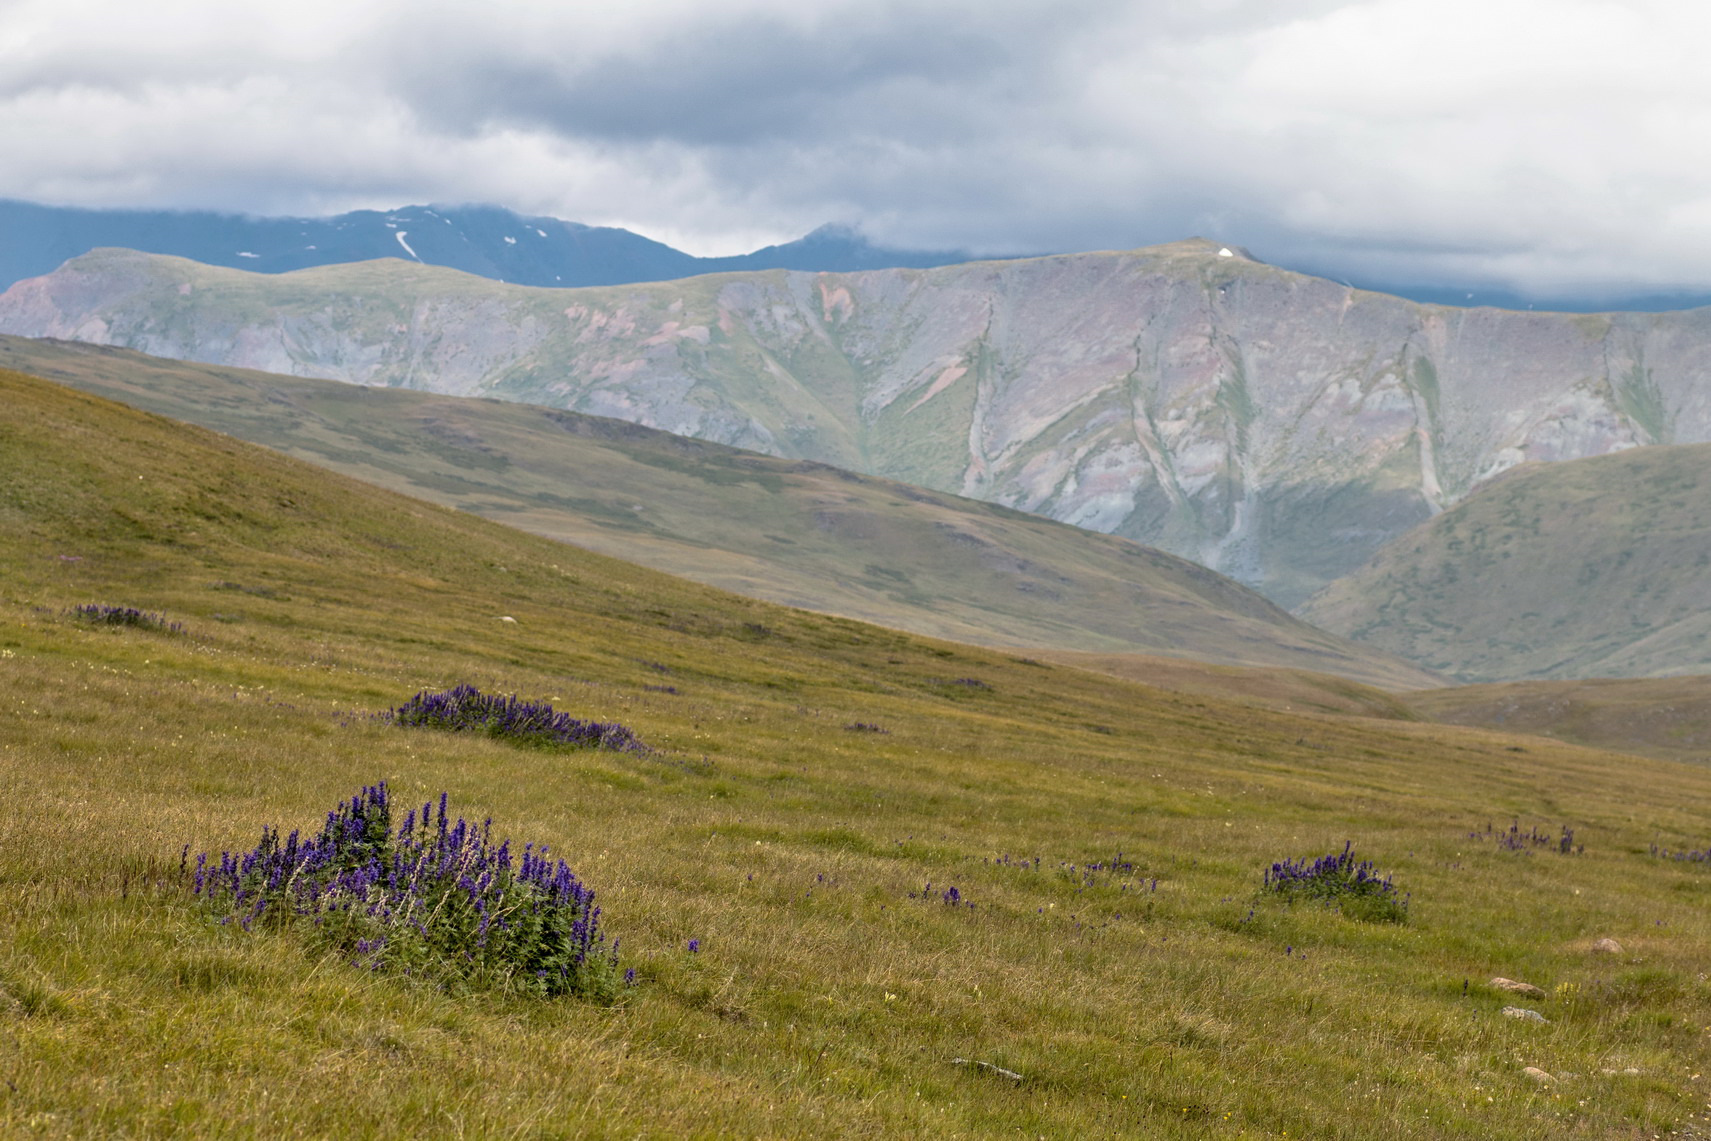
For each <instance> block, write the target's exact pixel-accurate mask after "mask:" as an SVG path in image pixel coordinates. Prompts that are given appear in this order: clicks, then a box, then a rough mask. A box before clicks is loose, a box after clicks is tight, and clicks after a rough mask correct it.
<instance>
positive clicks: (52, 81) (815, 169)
mask: <svg viewBox="0 0 1711 1141" xmlns="http://www.w3.org/2000/svg"><path fill="white" fill-rule="evenodd" d="M1708 33H1711V12H1705V13H1702V12H1701V9H1700V8H1699V7H1698V6H1696V5H1691V4H1689V3H1686V2H1683V0H1629V2H1627V3H1623V4H1615V3H1608V2H1595V0H1482V2H1476V0H1440V2H1439V3H1436V4H1432V5H1423V4H1419V3H1418V2H1417V0H1406V2H1404V0H1316V2H1311V3H1308V2H1302V3H1278V2H1276V0H1266V2H1259V0H1253V2H1250V0H1227V2H1219V0H1210V2H1204V3H1197V4H1181V3H1170V2H1165V0H1136V2H1128V3H1124V2H1119V0H1076V2H1074V3H1070V4H1062V3H1059V4H1055V5H1051V6H1047V5H1045V4H1040V3H1003V2H1001V0H989V2H988V3H984V4H975V3H966V2H963V0H946V2H942V3H937V4H931V5H922V4H920V3H890V4H886V3H874V2H871V0H869V2H859V0H821V2H820V3H818V4H815V5H804V4H802V3H800V0H729V2H727V3H723V4H721V5H718V6H711V5H706V4H704V3H698V2H691V0H645V2H639V3H632V4H630V5H627V6H625V7H624V8H623V9H621V10H618V9H614V8H611V7H595V6H593V5H568V6H567V5H565V4H562V3H550V2H548V0H501V2H499V3H494V4H489V5H483V6H481V7H480V8H476V7H474V6H470V5H467V4H459V3H452V2H440V3H433V2H420V3H412V4H405V3H402V2H401V0H359V2H354V3H353V2H347V3H345V4H342V5H341V4H337V3H334V2H332V0H303V2H302V3H300V4H297V5H294V6H293V7H292V8H291V9H290V10H289V11H283V10H276V9H271V8H262V7H259V6H251V5H243V4H239V5H232V4H230V3H227V4H224V5H221V4H216V3H213V2H212V0H161V3H160V4H155V5H150V6H147V7H145V8H136V7H135V6H131V7H126V6H123V5H120V4H118V3H116V2H115V0H56V2H52V3H50V2H49V0H11V2H10V3H0V153H5V154H6V155H7V156H8V161H7V162H6V163H5V164H3V166H0V194H3V195H10V196H14V197H22V198H30V199H36V200H43V201H53V202H65V203H77V204H87V205H104V204H110V205H182V206H205V207H218V208H226V209H248V210H254V211H258V212H259V211H266V212H280V211H284V212H304V213H310V212H318V211H322V210H333V209H342V208H348V207H352V206H359V205H363V206H389V205H398V204H402V203H403V202H406V201H426V200H438V201H492V202H497V203H499V204H502V205H507V206H511V207H513V208H516V209H521V210H527V211H537V212H542V213H553V214H557V215H559V216H562V217H569V218H574V219H577V220H580V221H587V222H592V223H605V224H616V225H626V226H629V227H631V228H633V229H637V230H639V231H641V232H643V233H647V234H649V235H650V236H654V237H658V238H661V239H662V240H666V241H671V242H673V243H675V244H680V245H683V246H685V247H686V248H690V249H693V250H695V251H696V252H734V251H735V250H738V249H743V248H749V247H752V246H754V245H758V244H763V243H765V242H768V241H777V240H782V239H787V238H790V237H794V236H797V235H798V234H800V233H802V232H805V231H806V230H808V229H810V228H812V227H813V226H815V225H818V224H819V223H821V222H824V221H828V220H840V221H851V222H856V223H858V224H861V225H863V226H865V228H866V229H867V230H868V231H869V233H870V234H871V235H873V236H874V237H876V238H878V239H881V240H885V241H890V242H894V243H898V244H907V245H915V246H932V247H940V248H943V247H952V246H956V247H964V248H969V249H972V250H975V251H978V252H986V253H1011V252H1031V251H1039V250H1053V249H1075V248H1110V247H1122V246H1130V245H1138V244H1143V243H1148V242H1155V241H1164V240H1170V239H1173V238H1178V237H1182V236H1186V235H1187V234H1190V233H1203V234H1206V235H1207V236H1212V237H1217V238H1221V239H1223V240H1228V241H1233V242H1239V243H1241V244H1244V245H1246V246H1248V247H1250V248H1252V249H1254V250H1255V252H1257V253H1258V254H1260V256H1262V257H1268V258H1270V259H1271V260H1274V261H1279V262H1282V263H1284V264H1295V265H1308V266H1314V267H1317V268H1321V269H1325V270H1340V271H1341V272H1344V273H1347V274H1352V275H1357V276H1361V277H1364V278H1366V279H1369V280H1384V281H1391V282H1397V283H1402V282H1442V283H1467V284H1470V285H1486V284H1493V285H1504V286H1508V287H1511V288H1515V289H1519V290H1523V291H1526V290H1533V291H1555V292H1571V291H1581V292H1592V291H1598V290H1604V291H1607V292H1609V291H1620V290H1624V289H1633V290H1641V289H1651V290H1655V289H1670V288H1683V289H1711V179H1708V178H1707V177H1706V176H1707V173H1708V171H1707V167H1708V165H1711V155H1708V154H1707V151H1706V147H1707V144H1706V143H1705V142H1703V141H1702V140H1706V139H1708V138H1711V79H1707V78H1702V77H1701V76H1702V73H1703V69H1702V68H1700V67H1699V61H1698V60H1697V58H1696V54H1697V52H1698V50H1699V48H1700V46H1701V45H1703V44H1704V43H1705V42H1707V39H1708V35H1707V34H1708Z"/></svg>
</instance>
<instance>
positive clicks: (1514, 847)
mask: <svg viewBox="0 0 1711 1141" xmlns="http://www.w3.org/2000/svg"><path fill="white" fill-rule="evenodd" d="M1467 838H1468V839H1469V840H1490V841H1491V842H1492V843H1494V844H1496V845H1497V846H1498V847H1499V848H1503V849H1505V850H1507V851H1510V852H1528V851H1531V850H1533V849H1534V848H1555V849H1556V850H1557V851H1558V852H1560V853H1562V854H1563V855H1565V856H1570V855H1579V854H1581V853H1583V852H1585V851H1586V845H1585V844H1579V845H1577V844H1575V842H1574V829H1572V828H1570V827H1569V826H1568V825H1567V824H1564V825H1563V826H1562V835H1561V836H1550V835H1547V834H1546V833H1543V832H1540V831H1539V826H1538V825H1537V824H1535V825H1533V826H1532V827H1531V828H1529V829H1528V830H1527V831H1525V832H1523V831H1521V822H1520V821H1519V820H1516V821H1515V822H1513V823H1512V824H1510V825H1509V827H1508V829H1507V830H1505V831H1502V832H1499V831H1496V830H1495V829H1493V828H1492V826H1491V825H1490V824H1487V825H1486V826H1485V831H1483V832H1469V833H1468V834H1467Z"/></svg>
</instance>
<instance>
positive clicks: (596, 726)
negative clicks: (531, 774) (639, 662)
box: [383, 685, 650, 753]
mask: <svg viewBox="0 0 1711 1141" xmlns="http://www.w3.org/2000/svg"><path fill="white" fill-rule="evenodd" d="M383 716H386V717H388V718H390V719H391V720H392V721H393V722H394V723H396V724H398V725H407V726H425V727H427V728H432V729H446V730H450V731H452V732H462V731H466V730H472V731H475V732H480V733H486V734H487V735H488V736H490V737H499V738H502V739H505V740H510V741H521V742H524V743H527V744H539V745H584V746H597V747H599V748H603V749H617V750H619V751H621V752H626V753H646V752H649V751H650V750H649V749H648V747H647V746H646V745H644V744H642V742H641V741H639V740H637V739H636V735H635V734H634V733H632V732H630V730H629V729H627V728H625V727H624V726H622V725H619V724H618V723H616V722H602V721H583V720H580V719H578V718H575V717H572V716H571V715H570V714H568V713H559V712H556V711H555V710H554V709H553V707H552V706H551V705H548V704H547V703H546V702H544V701H523V700H522V699H521V698H518V697H516V696H511V697H499V696H496V695H492V694H486V693H482V692H481V691H480V690H478V689H476V688H475V687H474V686H473V685H460V686H457V687H456V688H455V689H448V690H445V691H443V692H441V693H429V692H428V691H427V690H425V689H424V690H423V691H422V692H420V693H418V694H417V695H416V696H415V697H412V698H411V699H410V700H409V701H407V702H405V703H404V704H403V705H400V706H399V707H398V708H397V709H394V710H391V711H389V712H388V713H386V714H384V715H383Z"/></svg>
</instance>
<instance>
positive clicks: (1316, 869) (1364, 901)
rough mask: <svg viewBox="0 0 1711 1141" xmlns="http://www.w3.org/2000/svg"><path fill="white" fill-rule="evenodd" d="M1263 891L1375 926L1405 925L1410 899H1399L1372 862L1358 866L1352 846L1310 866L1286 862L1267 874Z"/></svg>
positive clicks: (1321, 858) (1301, 860)
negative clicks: (1323, 906) (1301, 901)
mask: <svg viewBox="0 0 1711 1141" xmlns="http://www.w3.org/2000/svg"><path fill="white" fill-rule="evenodd" d="M1264 890H1265V891H1268V892H1272V893H1274V894H1276V895H1281V896H1283V897H1284V898H1285V899H1286V900H1288V901H1289V902H1290V903H1294V902H1295V901H1296V900H1298V899H1310V900H1313V901H1315V902H1318V903H1322V904H1324V905H1325V906H1326V907H1330V908H1333V909H1335V910H1337V911H1341V912H1342V913H1343V914H1344V915H1346V916H1348V917H1349V918H1350V919H1363V920H1367V921H1369V922H1373V923H1403V922H1406V920H1407V918H1408V899H1407V898H1406V897H1404V896H1399V895H1398V894H1397V891H1396V885H1395V884H1393V883H1392V882H1391V880H1390V877H1389V876H1381V875H1379V874H1378V871H1377V870H1376V869H1375V868H1374V867H1373V863H1372V861H1371V860H1364V861H1361V862H1360V863H1356V862H1355V855H1354V845H1353V843H1352V842H1351V843H1345V844H1344V845H1343V850H1342V851H1341V852H1332V853H1331V854H1329V855H1325V856H1320V857H1319V858H1318V859H1316V860H1313V861H1312V862H1308V861H1307V860H1306V859H1305V858H1303V859H1300V860H1290V859H1283V860H1279V861H1278V862H1277V863H1275V864H1273V865H1271V867H1270V869H1268V870H1267V871H1266V873H1265V885H1264Z"/></svg>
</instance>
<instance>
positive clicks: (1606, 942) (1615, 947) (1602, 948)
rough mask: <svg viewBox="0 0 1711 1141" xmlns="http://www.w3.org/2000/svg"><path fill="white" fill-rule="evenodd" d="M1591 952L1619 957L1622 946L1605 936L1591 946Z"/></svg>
mask: <svg viewBox="0 0 1711 1141" xmlns="http://www.w3.org/2000/svg"><path fill="white" fill-rule="evenodd" d="M1592 950H1594V951H1596V952H1597V953H1598V954H1600V955H1620V954H1621V953H1622V944H1620V943H1618V942H1616V940H1614V939H1612V938H1610V937H1609V936H1608V935H1606V936H1605V937H1604V938H1602V939H1600V940H1598V942H1596V943H1594V944H1592Z"/></svg>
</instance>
